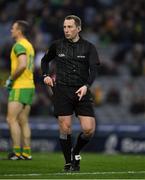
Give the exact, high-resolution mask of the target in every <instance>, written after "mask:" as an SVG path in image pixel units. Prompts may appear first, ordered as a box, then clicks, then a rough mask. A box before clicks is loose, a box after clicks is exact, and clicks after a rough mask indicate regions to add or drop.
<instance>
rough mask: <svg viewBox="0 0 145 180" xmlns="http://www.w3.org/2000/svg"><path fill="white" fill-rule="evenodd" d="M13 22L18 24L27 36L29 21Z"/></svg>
mask: <svg viewBox="0 0 145 180" xmlns="http://www.w3.org/2000/svg"><path fill="white" fill-rule="evenodd" d="M15 23H17V24H18V27H19V28H20V30H21V32H22V34H23V35H24V36H27V35H28V32H29V23H28V22H27V21H24V20H17V21H16V22H15Z"/></svg>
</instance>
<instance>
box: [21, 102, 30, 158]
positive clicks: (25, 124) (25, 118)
mask: <svg viewBox="0 0 145 180" xmlns="http://www.w3.org/2000/svg"><path fill="white" fill-rule="evenodd" d="M30 109H31V107H30V105H24V108H23V110H22V111H21V113H20V114H19V117H18V119H19V124H20V127H21V133H22V146H23V149H22V156H23V157H24V158H25V159H32V156H31V129H30V126H29V114H30Z"/></svg>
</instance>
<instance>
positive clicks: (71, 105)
mask: <svg viewBox="0 0 145 180" xmlns="http://www.w3.org/2000/svg"><path fill="white" fill-rule="evenodd" d="M78 89H79V87H70V86H63V85H56V86H55V87H54V88H53V92H54V114H55V116H56V117H57V116H67V115H72V114H73V113H74V112H75V114H76V116H77V115H82V116H90V117H95V116H94V110H93V99H92V96H91V93H90V91H89V90H88V91H87V93H86V95H85V96H83V97H82V99H81V100H80V101H79V97H78V96H77V94H76V93H75V92H76V91H77V90H78Z"/></svg>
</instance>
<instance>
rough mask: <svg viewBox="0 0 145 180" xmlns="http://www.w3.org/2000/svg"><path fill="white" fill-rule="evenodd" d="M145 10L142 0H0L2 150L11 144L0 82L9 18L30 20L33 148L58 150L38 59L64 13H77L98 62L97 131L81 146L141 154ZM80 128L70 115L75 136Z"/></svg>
mask: <svg viewBox="0 0 145 180" xmlns="http://www.w3.org/2000/svg"><path fill="white" fill-rule="evenodd" d="M144 9H145V2H144V0H140V1H136V0H93V1H90V0H41V1H40V0H39V1H38V0H13V1H10V0H0V85H1V86H0V151H7V150H9V148H10V143H11V142H10V136H9V131H8V126H7V124H6V111H7V97H8V93H7V91H6V89H5V88H4V87H3V84H4V81H5V80H6V78H7V77H8V75H9V72H10V60H9V53H10V49H11V46H12V43H13V41H12V40H11V37H10V28H11V24H12V22H13V21H14V20H17V19H24V20H27V21H29V23H30V25H31V29H30V33H31V36H30V38H31V41H32V43H33V45H34V47H35V50H36V57H35V83H36V95H35V98H34V103H33V106H32V111H31V116H30V123H31V128H32V149H33V150H34V151H46V152H48V151H59V150H60V146H59V142H58V125H57V120H56V119H55V118H54V117H53V103H52V99H51V91H50V90H49V89H48V88H46V86H44V84H43V82H42V79H41V72H40V59H41V57H42V56H43V54H44V52H45V51H46V50H47V47H48V46H49V44H50V43H51V42H52V41H53V40H55V39H57V38H60V37H62V35H63V32H62V22H63V19H64V17H65V16H66V15H68V14H76V15H78V16H79V17H80V18H81V19H82V22H83V31H82V33H81V35H82V36H83V37H84V38H86V39H87V40H89V41H91V42H92V43H93V44H95V46H96V48H97V49H98V52H99V56H100V60H101V63H102V65H101V66H100V67H99V68H98V74H97V77H96V81H95V82H94V84H93V85H92V87H91V90H92V94H93V96H94V100H95V113H96V119H97V130H96V134H95V137H94V138H93V139H92V142H91V143H90V144H89V145H88V146H87V147H86V149H85V150H86V151H93V152H106V153H117V152H122V153H133V154H134V153H145V120H144V119H145V81H144V78H145V51H144V50H145V11H144ZM78 130H79V124H78V121H77V119H76V118H75V117H74V122H73V134H74V136H73V137H74V138H75V136H76V135H77V134H78Z"/></svg>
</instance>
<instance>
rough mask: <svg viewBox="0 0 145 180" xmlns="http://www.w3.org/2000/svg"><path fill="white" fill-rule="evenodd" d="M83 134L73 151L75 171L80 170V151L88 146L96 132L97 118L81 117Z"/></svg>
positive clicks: (80, 135)
mask: <svg viewBox="0 0 145 180" xmlns="http://www.w3.org/2000/svg"><path fill="white" fill-rule="evenodd" d="M79 119H80V123H81V127H82V132H81V133H80V134H79V136H78V138H77V142H76V145H75V147H74V149H73V154H72V155H73V162H72V164H73V168H72V169H73V171H79V170H80V160H81V156H80V151H81V150H82V149H83V148H84V147H85V146H86V144H88V142H89V141H90V139H91V138H92V136H93V134H94V131H95V118H94V117H89V116H79Z"/></svg>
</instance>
